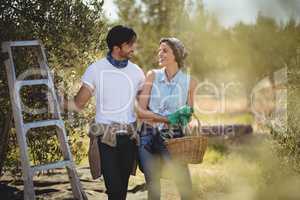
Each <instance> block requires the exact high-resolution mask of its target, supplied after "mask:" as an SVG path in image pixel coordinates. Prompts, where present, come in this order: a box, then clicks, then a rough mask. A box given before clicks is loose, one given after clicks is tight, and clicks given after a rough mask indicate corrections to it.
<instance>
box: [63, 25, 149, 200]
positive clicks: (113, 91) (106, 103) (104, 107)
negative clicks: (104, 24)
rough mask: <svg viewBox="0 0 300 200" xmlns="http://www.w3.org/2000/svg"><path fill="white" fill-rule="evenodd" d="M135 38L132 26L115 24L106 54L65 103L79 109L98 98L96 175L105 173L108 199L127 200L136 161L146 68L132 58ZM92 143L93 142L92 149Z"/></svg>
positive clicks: (88, 69) (94, 126)
mask: <svg viewBox="0 0 300 200" xmlns="http://www.w3.org/2000/svg"><path fill="white" fill-rule="evenodd" d="M136 38H137V35H136V33H135V32H134V30H133V29H131V28H129V27H125V26H121V25H118V26H115V27H113V28H112V29H111V30H110V31H109V32H108V35H107V38H106V42H107V46H108V49H109V52H108V53H107V56H106V57H105V58H102V59H100V60H98V61H96V62H95V63H93V64H91V65H90V66H89V67H88V68H87V69H86V71H85V73H84V75H83V76H82V86H81V88H80V90H79V92H78V93H77V95H76V96H75V98H74V100H71V101H68V102H67V103H65V105H64V107H65V108H68V109H71V110H77V111H80V110H81V109H83V108H84V105H85V104H86V103H87V101H88V100H89V99H90V98H91V97H92V96H93V95H95V97H96V117H95V122H96V123H95V124H94V125H93V127H92V129H93V130H92V131H90V133H91V134H90V136H91V137H94V138H95V137H96V138H97V140H96V142H94V145H95V143H97V145H98V146H97V147H99V150H97V153H98V156H100V162H99V163H97V164H100V163H101V167H100V168H98V172H96V175H95V174H94V175H93V177H94V178H95V177H99V175H101V172H102V173H103V178H104V182H105V186H106V189H107V195H108V199H109V200H125V199H126V194H127V186H128V180H129V176H130V173H131V171H132V169H133V166H134V162H135V151H136V144H137V142H138V140H136V141H135V140H134V138H135V137H133V136H134V132H135V131H134V130H133V129H134V127H135V125H136V115H135V112H134V105H135V98H136V96H137V95H138V92H139V90H141V89H142V85H143V82H144V79H145V77H144V73H143V71H142V70H141V69H140V68H139V67H138V66H137V65H136V64H134V63H132V62H130V61H129V59H130V58H131V57H132V55H133V53H134V50H135V48H136ZM135 136H136V135H135ZM91 142H92V140H91ZM91 146H92V143H91V144H90V150H89V151H90V152H92V150H91ZM93 151H94V152H95V150H93ZM99 151H100V152H99ZM89 154H90V153H89ZM94 155H95V154H94ZM96 157H97V156H91V154H90V155H89V159H90V165H91V163H95V162H96V160H97V158H96ZM97 162H98V161H97ZM97 164H96V165H97ZM90 167H91V168H92V166H90ZM100 171H101V172H100ZM94 173H95V172H94ZM92 174H93V173H92ZM97 174H98V176H97Z"/></svg>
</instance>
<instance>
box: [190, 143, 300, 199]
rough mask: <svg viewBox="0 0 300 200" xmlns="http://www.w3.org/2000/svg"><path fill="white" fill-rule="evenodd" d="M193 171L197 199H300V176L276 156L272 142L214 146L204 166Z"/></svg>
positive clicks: (194, 168) (197, 166)
mask: <svg viewBox="0 0 300 200" xmlns="http://www.w3.org/2000/svg"><path fill="white" fill-rule="evenodd" d="M226 145H228V144H224V146H226ZM222 149H226V151H224V150H222ZM190 169H191V173H192V177H193V184H194V188H195V191H196V195H197V199H203V200H212V199H215V200H235V199H243V200H264V199H273V200H274V199H275V200H276V199H278V200H281V199H282V200H294V199H295V200H296V199H300V191H299V189H298V188H300V175H299V174H297V173H295V172H294V171H293V170H292V169H291V168H290V167H289V166H287V165H285V163H284V161H282V160H280V159H279V158H278V157H277V156H276V154H275V152H274V151H273V150H272V143H271V142H270V141H269V140H264V141H257V140H256V141H251V142H249V143H248V144H243V145H240V146H237V145H234V146H230V147H223V148H215V147H214V146H213V145H211V146H210V147H209V148H208V150H207V152H206V155H205V157H204V161H203V163H202V164H200V165H191V166H190Z"/></svg>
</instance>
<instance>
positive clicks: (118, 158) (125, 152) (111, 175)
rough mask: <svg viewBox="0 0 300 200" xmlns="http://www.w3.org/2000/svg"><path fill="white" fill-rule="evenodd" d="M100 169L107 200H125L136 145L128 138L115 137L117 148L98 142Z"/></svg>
mask: <svg viewBox="0 0 300 200" xmlns="http://www.w3.org/2000/svg"><path fill="white" fill-rule="evenodd" d="M98 144H99V149H100V157H101V169H102V172H103V178H104V182H105V187H106V190H107V191H106V192H107V195H108V199H109V200H125V199H126V195H127V187H128V180H129V176H130V173H131V171H132V166H133V162H134V159H135V152H136V144H135V143H134V141H133V140H131V139H130V138H129V136H126V135H124V136H117V146H116V147H111V146H109V145H107V144H104V143H101V142H100V140H99V141H98Z"/></svg>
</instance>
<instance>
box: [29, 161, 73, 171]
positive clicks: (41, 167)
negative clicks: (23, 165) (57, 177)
mask: <svg viewBox="0 0 300 200" xmlns="http://www.w3.org/2000/svg"><path fill="white" fill-rule="evenodd" d="M70 165H72V162H71V161H70V160H62V161H58V162H55V163H49V164H44V165H37V166H33V167H31V169H32V171H33V173H35V172H39V171H47V170H49V169H58V168H64V167H66V166H70Z"/></svg>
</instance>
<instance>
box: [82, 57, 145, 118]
mask: <svg viewBox="0 0 300 200" xmlns="http://www.w3.org/2000/svg"><path fill="white" fill-rule="evenodd" d="M81 80H82V82H83V83H84V84H87V85H88V86H89V87H90V88H91V89H92V90H93V95H95V96H96V118H95V121H96V122H97V123H104V124H110V123H112V122H116V123H125V124H129V123H132V122H135V121H136V115H135V112H134V105H135V99H136V95H137V93H138V91H139V90H141V89H142V86H143V84H144V81H145V75H144V72H143V70H142V69H141V68H140V67H139V66H137V65H136V64H134V63H132V62H130V61H128V65H127V66H126V67H125V68H120V69H119V68H116V67H114V66H113V65H112V64H111V63H110V62H109V61H108V60H107V59H106V58H103V59H100V60H98V61H97V62H95V63H93V64H91V65H90V66H89V67H88V68H87V70H86V71H85V73H84V74H83V76H82V79H81Z"/></svg>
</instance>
